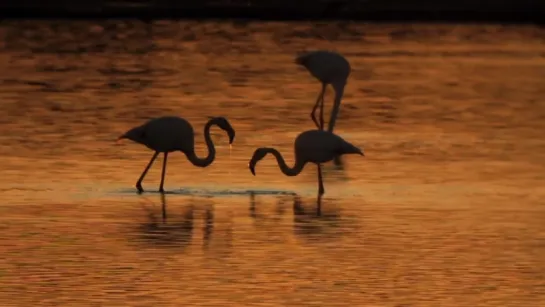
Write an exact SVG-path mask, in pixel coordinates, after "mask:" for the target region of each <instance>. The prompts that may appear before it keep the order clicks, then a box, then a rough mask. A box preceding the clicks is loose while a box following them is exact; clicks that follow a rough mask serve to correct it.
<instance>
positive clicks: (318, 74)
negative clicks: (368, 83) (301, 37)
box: [295, 50, 351, 132]
mask: <svg viewBox="0 0 545 307" xmlns="http://www.w3.org/2000/svg"><path fill="white" fill-rule="evenodd" d="M295 63H296V64H298V65H301V66H303V67H305V68H306V70H308V72H309V73H310V74H311V75H312V76H313V77H314V78H316V79H318V80H319V81H320V82H321V83H322V90H321V91H320V94H319V95H318V99H317V100H316V103H315V104H314V108H313V109H312V112H311V113H310V117H311V118H312V121H313V122H314V124H316V127H317V128H318V129H324V117H323V108H324V106H323V102H324V95H325V89H326V87H327V85H328V84H330V85H331V86H332V87H333V89H334V90H335V100H334V104H333V109H332V111H331V116H330V120H329V123H328V128H327V131H329V132H333V128H334V127H335V121H336V119H337V115H338V112H339V106H340V104H341V100H342V98H343V94H344V88H345V86H346V82H347V80H348V76H349V75H350V71H351V68H350V63H348V60H347V59H346V58H345V57H344V56H342V55H341V54H339V53H337V52H334V51H326V50H317V51H310V52H303V53H301V54H299V55H298V56H297V57H296V58H295ZM318 106H319V107H320V122H319V123H318V121H317V120H316V115H315V113H316V109H317V108H318Z"/></svg>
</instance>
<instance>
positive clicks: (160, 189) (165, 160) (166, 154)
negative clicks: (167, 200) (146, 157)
mask: <svg viewBox="0 0 545 307" xmlns="http://www.w3.org/2000/svg"><path fill="white" fill-rule="evenodd" d="M167 157H168V152H165V153H164V155H163V171H162V172H161V184H160V185H159V192H161V193H165V190H164V189H163V183H165V173H166V171H167Z"/></svg>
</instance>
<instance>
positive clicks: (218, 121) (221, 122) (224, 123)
mask: <svg viewBox="0 0 545 307" xmlns="http://www.w3.org/2000/svg"><path fill="white" fill-rule="evenodd" d="M210 122H211V123H212V124H215V125H217V126H218V127H220V128H221V129H222V130H223V131H225V132H227V134H228V135H229V144H233V140H234V139H235V129H233V126H231V124H230V123H229V121H228V120H227V118H225V117H210Z"/></svg>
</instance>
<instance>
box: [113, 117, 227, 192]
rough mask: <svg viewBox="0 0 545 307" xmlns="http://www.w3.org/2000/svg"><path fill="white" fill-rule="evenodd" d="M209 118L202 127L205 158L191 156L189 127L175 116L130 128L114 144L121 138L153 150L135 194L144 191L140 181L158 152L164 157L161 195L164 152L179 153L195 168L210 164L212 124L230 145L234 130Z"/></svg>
mask: <svg viewBox="0 0 545 307" xmlns="http://www.w3.org/2000/svg"><path fill="white" fill-rule="evenodd" d="M209 118H210V120H209V121H208V122H207V123H206V125H205V126H204V139H205V141H206V146H207V147H208V155H207V156H206V157H205V158H199V157H197V155H196V154H195V137H194V133H193V127H192V126H191V124H190V123H189V122H188V121H187V120H185V119H183V118H181V117H177V116H163V117H158V118H154V119H151V120H149V121H148V122H146V123H144V124H143V125H140V126H137V127H134V128H132V129H130V130H129V131H127V132H125V133H124V134H123V135H121V136H120V137H119V138H118V139H117V141H118V142H119V141H120V140H122V139H129V140H131V141H133V142H136V143H139V144H142V145H144V146H146V147H148V148H149V149H151V150H153V151H155V153H154V154H153V156H152V157H151V160H150V161H149V163H148V165H147V166H146V168H145V169H144V171H143V172H142V174H141V175H140V178H139V179H138V181H137V182H136V189H137V190H138V192H139V193H142V192H143V191H144V189H143V188H142V180H144V177H145V176H146V174H147V172H148V170H149V168H150V167H151V165H152V164H153V161H155V158H157V156H158V155H159V153H161V152H162V153H163V155H164V158H163V170H162V172H161V184H160V185H159V192H161V193H164V189H163V183H164V181H165V172H166V165H167V156H168V153H170V152H173V151H181V152H183V153H184V154H185V155H186V157H187V158H188V160H189V161H190V162H191V163H192V164H193V165H195V166H198V167H207V166H208V165H210V164H212V162H214V159H215V158H216V149H215V147H214V143H212V139H211V138H210V127H211V126H212V125H216V126H218V127H220V128H221V129H223V130H224V131H226V132H227V134H228V135H229V144H232V143H233V139H234V138H235V130H234V129H233V127H232V126H231V124H230V123H229V121H228V120H227V119H226V118H224V117H209Z"/></svg>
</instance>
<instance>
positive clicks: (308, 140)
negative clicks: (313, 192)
mask: <svg viewBox="0 0 545 307" xmlns="http://www.w3.org/2000/svg"><path fill="white" fill-rule="evenodd" d="M294 151H295V165H294V166H293V167H289V166H287V164H286V161H285V160H284V158H283V157H282V155H281V154H280V153H279V152H278V150H276V149H274V148H268V147H261V148H257V149H256V150H255V152H254V154H253V156H252V159H251V160H250V163H249V167H250V171H251V172H252V174H253V175H254V176H255V165H256V164H257V162H258V161H260V160H261V159H263V158H264V157H265V156H266V155H267V154H269V153H271V154H273V155H274V156H275V158H276V160H277V162H278V166H279V167H280V169H281V170H282V173H284V174H285V175H286V176H297V175H298V174H299V173H301V171H302V170H303V168H304V166H305V165H306V164H307V163H314V164H316V165H317V166H318V184H319V186H318V195H319V196H321V195H323V194H324V192H325V190H324V186H323V182H322V169H321V163H325V162H328V161H331V160H333V159H334V158H335V157H338V156H341V155H344V154H359V155H362V156H363V155H364V154H363V151H362V150H361V149H359V148H358V147H356V146H354V145H352V144H350V143H348V142H347V141H345V140H344V139H343V138H341V137H340V136H338V135H336V134H333V133H331V132H329V131H324V130H308V131H305V132H302V133H301V134H299V135H298V136H297V138H296V139H295V144H294Z"/></svg>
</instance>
